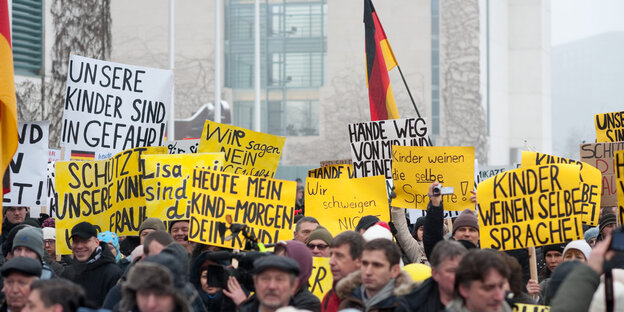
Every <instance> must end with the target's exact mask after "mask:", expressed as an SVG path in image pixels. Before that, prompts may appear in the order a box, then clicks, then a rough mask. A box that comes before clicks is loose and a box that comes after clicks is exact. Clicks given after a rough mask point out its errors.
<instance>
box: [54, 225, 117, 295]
mask: <svg viewBox="0 0 624 312" xmlns="http://www.w3.org/2000/svg"><path fill="white" fill-rule="evenodd" d="M70 240H71V249H72V253H73V255H74V261H73V262H72V263H71V264H70V265H69V266H67V267H66V268H65V270H64V271H63V275H62V277H63V278H66V279H68V280H70V281H72V282H74V283H76V284H78V285H80V286H82V287H84V289H85V291H86V296H87V300H88V301H89V302H91V303H92V304H93V305H95V306H96V307H100V306H101V305H102V302H103V301H104V298H105V297H106V293H108V291H109V290H110V289H111V288H113V286H115V284H116V283H117V280H119V278H120V277H121V275H122V272H121V269H119V267H117V265H115V257H114V256H113V254H112V253H111V252H110V249H109V248H108V245H107V244H106V243H104V242H100V241H99V240H98V239H97V230H96V229H95V227H94V226H93V225H92V224H91V223H89V222H80V223H78V224H76V225H75V226H74V227H73V228H72V230H71V236H70Z"/></svg>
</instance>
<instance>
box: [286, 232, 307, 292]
mask: <svg viewBox="0 0 624 312" xmlns="http://www.w3.org/2000/svg"><path fill="white" fill-rule="evenodd" d="M286 257H288V258H291V259H293V260H295V261H296V262H297V263H298V264H299V269H301V271H300V272H299V277H298V279H299V287H301V285H307V283H308V280H309V279H310V275H312V252H311V251H310V248H308V246H306V245H305V244H304V243H302V242H300V241H296V240H289V241H287V242H286Z"/></svg>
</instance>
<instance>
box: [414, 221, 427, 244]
mask: <svg viewBox="0 0 624 312" xmlns="http://www.w3.org/2000/svg"><path fill="white" fill-rule="evenodd" d="M424 230H425V217H420V218H418V219H416V224H414V234H412V236H413V237H414V239H416V240H417V241H419V242H421V241H422V240H423V232H424Z"/></svg>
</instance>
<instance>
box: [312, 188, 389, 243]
mask: <svg viewBox="0 0 624 312" xmlns="http://www.w3.org/2000/svg"><path fill="white" fill-rule="evenodd" d="M305 191H306V193H305V211H306V216H310V217H315V218H316V219H317V220H318V221H319V223H320V224H322V225H323V226H324V227H325V228H327V230H328V231H329V232H330V233H331V234H332V235H333V236H336V235H338V234H340V233H342V232H344V231H349V230H353V229H355V226H356V225H357V224H358V222H359V220H360V218H361V217H363V216H366V215H374V216H377V217H379V219H380V220H381V221H386V222H387V221H389V220H390V208H389V206H388V195H387V193H386V179H385V177H384V176H373V177H365V178H358V179H316V178H307V179H306V190H305Z"/></svg>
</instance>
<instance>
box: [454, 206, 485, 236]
mask: <svg viewBox="0 0 624 312" xmlns="http://www.w3.org/2000/svg"><path fill="white" fill-rule="evenodd" d="M463 226H469V227H472V228H475V229H477V231H478V230H479V220H478V219H477V216H476V215H475V213H474V211H472V210H471V209H465V210H464V211H462V212H461V213H460V214H459V217H457V219H455V222H453V235H455V231H457V229H459V228H460V227H463Z"/></svg>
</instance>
